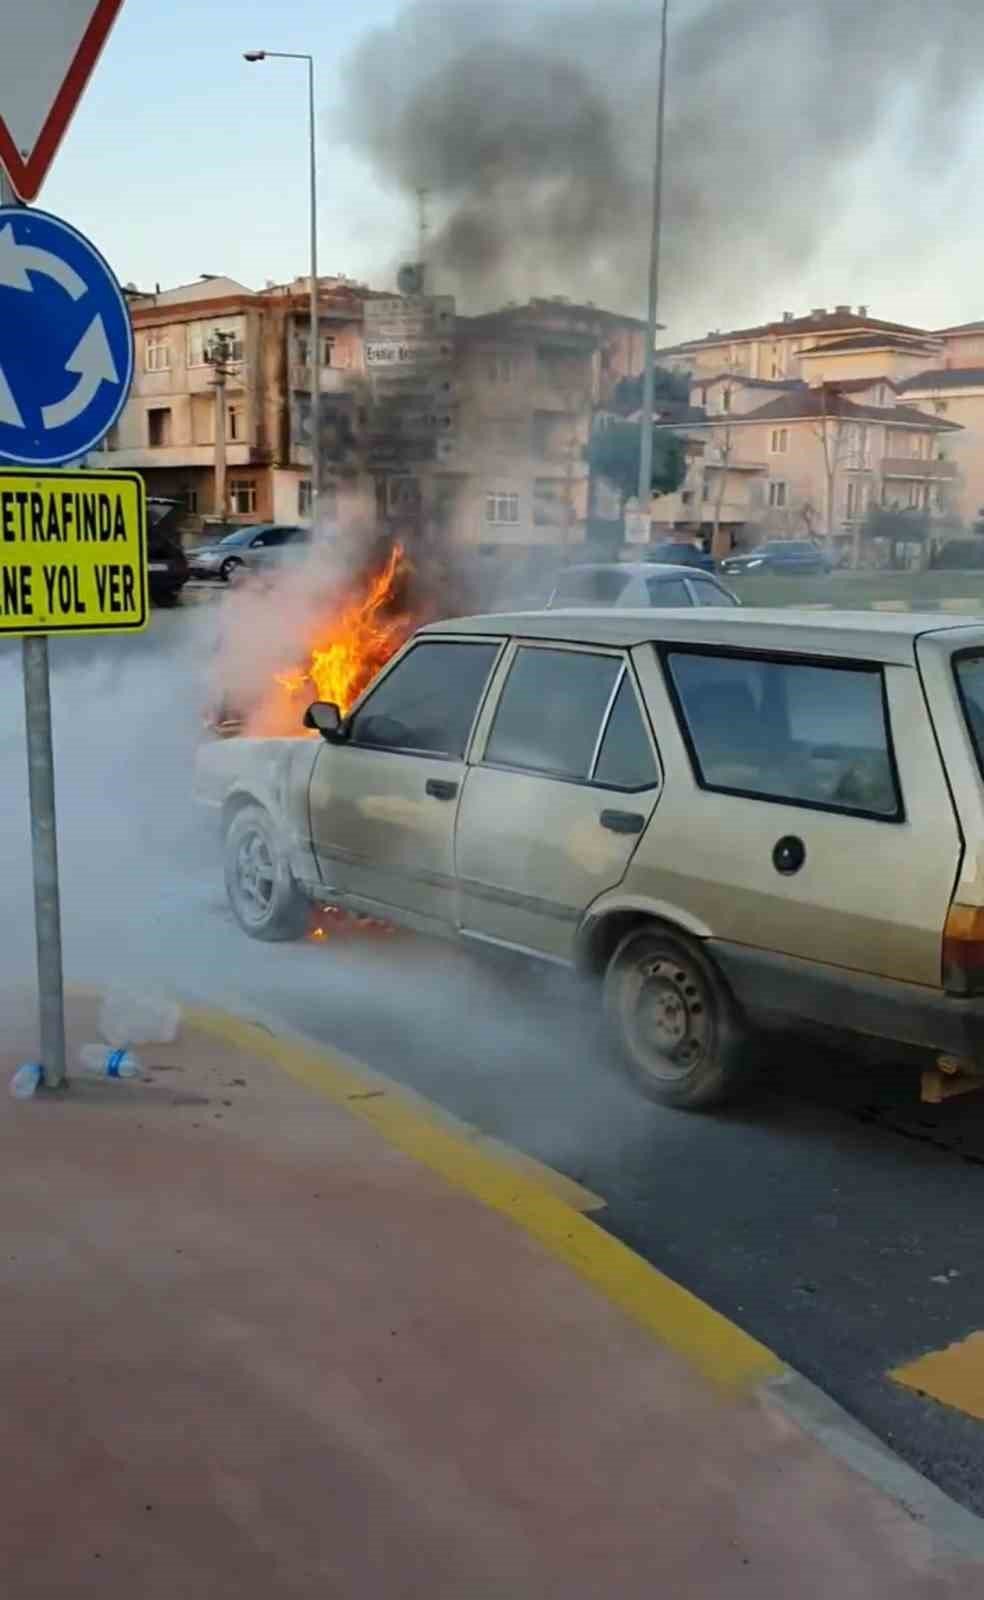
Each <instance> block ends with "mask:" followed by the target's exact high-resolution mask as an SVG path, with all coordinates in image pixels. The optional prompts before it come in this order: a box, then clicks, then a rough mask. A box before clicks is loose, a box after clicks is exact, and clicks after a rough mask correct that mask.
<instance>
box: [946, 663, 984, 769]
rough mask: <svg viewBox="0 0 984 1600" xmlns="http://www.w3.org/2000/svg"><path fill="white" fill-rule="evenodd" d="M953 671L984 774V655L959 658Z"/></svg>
mask: <svg viewBox="0 0 984 1600" xmlns="http://www.w3.org/2000/svg"><path fill="white" fill-rule="evenodd" d="M953 670H954V672H955V673H956V678H957V689H958V691H959V694H960V704H961V705H962V707H963V714H964V719H965V721H966V723H967V732H968V733H969V734H970V739H971V743H972V744H973V746H974V751H975V754H976V756H977V762H978V765H979V767H980V769H981V772H982V773H984V655H966V656H957V658H956V660H955V661H954V663H953Z"/></svg>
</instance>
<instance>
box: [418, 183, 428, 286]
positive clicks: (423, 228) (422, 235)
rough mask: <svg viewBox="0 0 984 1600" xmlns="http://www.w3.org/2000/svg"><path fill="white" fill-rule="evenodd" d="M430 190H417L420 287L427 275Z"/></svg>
mask: <svg viewBox="0 0 984 1600" xmlns="http://www.w3.org/2000/svg"><path fill="white" fill-rule="evenodd" d="M429 199H430V191H429V190H428V189H424V188H420V189H418V190H417V260H418V262H419V263H420V279H421V288H423V285H424V282H425V280H426V276H427V238H428V235H429V233H430V218H429V217H428V215H427V202H428V200H429Z"/></svg>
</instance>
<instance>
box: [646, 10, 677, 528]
mask: <svg viewBox="0 0 984 1600" xmlns="http://www.w3.org/2000/svg"><path fill="white" fill-rule="evenodd" d="M669 10H670V0H663V14H662V19H661V21H660V45H659V91H658V94H657V99H656V156H655V161H654V164H653V215H652V233H651V236H650V242H649V316H648V320H647V323H646V355H645V365H644V367H643V376H642V426H641V432H640V444H639V510H640V511H642V512H645V513H646V514H647V516H648V513H649V502H650V500H651V499H652V482H653V388H654V376H655V370H654V369H655V365H656V357H655V344H656V327H657V321H656V319H657V315H658V312H659V253H660V243H661V233H662V222H663V128H664V125H665V122H666V45H667V28H668V22H669Z"/></svg>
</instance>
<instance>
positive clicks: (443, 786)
mask: <svg viewBox="0 0 984 1600" xmlns="http://www.w3.org/2000/svg"><path fill="white" fill-rule="evenodd" d="M424 787H425V789H426V791H427V793H428V794H429V795H431V797H432V798H433V799H434V800H453V799H454V798H455V796H456V794H457V793H458V785H457V784H456V783H448V782H447V780H446V779H444V778H428V779H427V782H426V784H425V785H424Z"/></svg>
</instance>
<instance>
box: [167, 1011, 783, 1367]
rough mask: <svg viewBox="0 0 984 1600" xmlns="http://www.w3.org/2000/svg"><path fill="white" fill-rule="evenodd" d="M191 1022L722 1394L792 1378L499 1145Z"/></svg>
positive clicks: (334, 1056) (242, 1035)
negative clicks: (317, 1099) (318, 1099)
mask: <svg viewBox="0 0 984 1600" xmlns="http://www.w3.org/2000/svg"><path fill="white" fill-rule="evenodd" d="M185 1018H186V1020H187V1021H188V1022H189V1023H190V1024H191V1025H192V1026H193V1027H197V1028H200V1029H201V1030H202V1032H204V1033H209V1034H211V1035H212V1036H213V1037H215V1038H219V1039H222V1040H223V1041H225V1042H226V1043H227V1044H232V1045H236V1046H238V1047H239V1048H241V1049H243V1050H248V1051H250V1052H251V1053H252V1054H254V1055H258V1056H262V1057H265V1058H266V1059H268V1060H270V1061H272V1062H273V1063H274V1064H275V1065H276V1066H278V1067H280V1068H282V1070H283V1071H285V1072H287V1073H288V1074H289V1075H290V1077H292V1078H294V1079H295V1080H296V1081H297V1082H298V1083H303V1084H305V1085H306V1087H308V1088H310V1089H313V1090H315V1091H316V1092H317V1093H319V1094H323V1095H325V1096H326V1097H327V1099H329V1100H331V1101H333V1102H334V1103H335V1104H336V1105H341V1106H344V1107H345V1109H346V1110H347V1111H349V1112H350V1113H351V1114H352V1115H353V1116H357V1117H360V1118H361V1119H362V1120H363V1121H364V1122H368V1123H370V1124H371V1125H372V1126H373V1127H374V1128H375V1130H376V1132H377V1133H379V1134H380V1135H381V1136H382V1137H383V1138H384V1139H386V1140H387V1141H388V1143H390V1144H392V1145H395V1146H396V1148H397V1149H399V1150H402V1151H403V1152H404V1153H405V1154H406V1155H409V1156H411V1157H412V1158H413V1159H414V1160H416V1161H419V1162H420V1163H421V1165H422V1166H425V1167H427V1168H429V1170H430V1171H432V1172H436V1173H438V1174H439V1175H440V1176H441V1177H442V1178H444V1179H445V1180H446V1181H447V1182H448V1183H450V1184H452V1185H454V1187H455V1188H458V1189H463V1190H465V1191H466V1192H467V1193H468V1194H471V1195H472V1196H474V1198H475V1199H477V1200H479V1201H481V1202H482V1204H483V1205H486V1206H488V1207H490V1209H491V1210H493V1211H498V1212H500V1213H501V1214H502V1215H503V1216H506V1217H509V1218H510V1219H511V1220H512V1221H513V1222H515V1223H517V1224H518V1226H519V1227H521V1228H522V1229H523V1230H524V1231H525V1232H526V1233H528V1234H529V1235H530V1236H531V1237H532V1238H534V1239H536V1240H537V1241H538V1242H539V1243H540V1244H542V1245H543V1246H544V1247H545V1248H546V1249H547V1250H548V1251H549V1252H550V1254H551V1255H553V1256H555V1257H556V1258H557V1259H558V1260H560V1261H563V1262H565V1263H566V1264H567V1265H568V1266H569V1267H571V1268H573V1270H574V1271H575V1272H576V1273H578V1275H579V1276H580V1277H582V1278H584V1279H585V1280H586V1281H587V1282H588V1283H590V1284H592V1285H593V1286H594V1287H595V1288H596V1289H600V1290H601V1292H602V1293H603V1294H604V1295H606V1296H607V1298H608V1299H609V1300H610V1301H611V1302H612V1303H613V1304H614V1305H617V1306H618V1307H619V1308H620V1309H621V1310H622V1311H624V1312H625V1313H627V1315H628V1316H630V1317H631V1318H632V1319H633V1321H635V1322H637V1323H639V1324H640V1325H641V1326H642V1327H644V1328H646V1329H647V1331H648V1332H650V1333H652V1334H654V1335H655V1337H656V1338H657V1339H658V1340H659V1341H660V1342H661V1343H663V1344H665V1345H667V1346H669V1348H670V1349H672V1350H675V1351H676V1352H677V1353H678V1354H680V1355H682V1356H684V1357H685V1358H686V1359H687V1360H688V1361H689V1362H690V1364H691V1365H692V1366H694V1367H695V1368H696V1369H697V1371H698V1372H700V1373H701V1374H702V1375H703V1376H704V1377H705V1378H709V1379H710V1380H711V1381H712V1382H714V1383H715V1384H717V1385H718V1386H719V1387H721V1388H723V1389H726V1390H730V1391H740V1390H745V1389H750V1388H754V1387H756V1386H757V1385H759V1384H760V1383H763V1382H764V1381H765V1380H766V1379H768V1378H774V1377H776V1376H778V1375H779V1374H781V1373H783V1372H785V1371H786V1367H785V1364H784V1363H783V1362H782V1361H781V1360H780V1359H779V1357H778V1356H777V1355H775V1354H774V1353H773V1352H772V1351H771V1350H768V1349H767V1348H766V1347H765V1346H764V1345H762V1344H759V1342H758V1340H756V1339H753V1338H751V1337H750V1336H749V1335H748V1334H746V1333H744V1332H743V1331H742V1330H741V1328H739V1327H737V1326H736V1325H735V1324H734V1323H733V1322H729V1321H728V1320H727V1318H726V1317H723V1316H721V1315H719V1313H718V1312H716V1311H714V1310H712V1309H711V1307H710V1306H707V1305H705V1304H704V1302H703V1301H702V1300H698V1299H697V1297H696V1295H692V1294H691V1293H690V1292H689V1290H687V1289H684V1288H682V1287H681V1286H680V1284H678V1283H674V1282H673V1280H672V1279H671V1278H667V1277H666V1276H664V1274H663V1273H661V1272H659V1271H657V1269H656V1268H655V1267H651V1266H649V1264H648V1263H647V1262H645V1261H643V1260H642V1258H641V1257H640V1256H637V1255H636V1254H635V1252H634V1251H632V1250H630V1249H628V1247H627V1246H626V1245H623V1244H620V1243H619V1241H618V1240H617V1239H614V1238H612V1236H611V1235H610V1234H608V1233H605V1232H604V1231H603V1230H602V1229H601V1228H599V1227H598V1226H597V1225H596V1224H595V1223H593V1222H591V1221H589V1219H588V1218H587V1217H585V1216H583V1215H581V1214H580V1212H579V1211H577V1210H575V1209H574V1208H573V1207H572V1206H571V1205H570V1204H569V1203H567V1201H566V1200H564V1199H562V1198H560V1197H559V1196H558V1194H557V1193H556V1192H554V1190H555V1186H554V1185H552V1184H551V1185H550V1186H549V1187H548V1186H547V1184H546V1183H545V1182H544V1181H543V1177H542V1171H541V1174H540V1175H539V1176H537V1177H534V1176H532V1175H531V1174H530V1173H529V1172H524V1171H519V1170H517V1167H516V1165H515V1163H513V1162H511V1161H506V1160H505V1159H503V1157H502V1156H500V1155H499V1154H497V1153H495V1151H494V1144H493V1141H483V1142H482V1143H478V1142H476V1141H475V1140H472V1139H468V1138H465V1137H462V1135H461V1134H460V1133H458V1132H455V1131H453V1129H452V1128H451V1127H450V1126H447V1127H445V1126H442V1125H441V1124H440V1123H439V1122H437V1121H436V1120H435V1119H434V1118H433V1117H431V1116H429V1115H425V1114H423V1113H422V1112H421V1111H420V1110H419V1109H418V1108H417V1106H416V1105H415V1104H414V1103H413V1100H411V1099H410V1098H409V1097H406V1096H404V1095H402V1094H400V1093H399V1092H389V1090H388V1089H385V1088H384V1089H383V1090H382V1092H380V1093H374V1094H370V1095H368V1096H367V1094H366V1087H367V1083H371V1082H375V1083H377V1084H379V1083H385V1081H386V1080H385V1079H380V1078H376V1077H375V1075H372V1074H370V1073H369V1072H368V1071H366V1070H362V1069H360V1067H359V1065H358V1063H357V1062H355V1061H353V1060H351V1059H350V1058H348V1057H345V1056H343V1055H340V1054H338V1053H336V1052H335V1051H328V1050H325V1049H324V1048H323V1047H321V1046H320V1045H318V1046H316V1045H313V1044H306V1043H302V1042H299V1041H296V1040H294V1039H287V1038H283V1037H280V1036H278V1035H276V1034H271V1033H269V1032H268V1031H267V1030H266V1029H265V1028H261V1027H257V1026H256V1025H255V1024H254V1023H250V1022H244V1021H242V1020H241V1019H239V1018H238V1017H233V1016H230V1015H228V1014H227V1013H225V1012H220V1011H211V1010H207V1009H204V1008H199V1007H190V1008H188V1009H186V1011H185ZM536 1165H539V1164H538V1163H537V1164H536Z"/></svg>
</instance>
